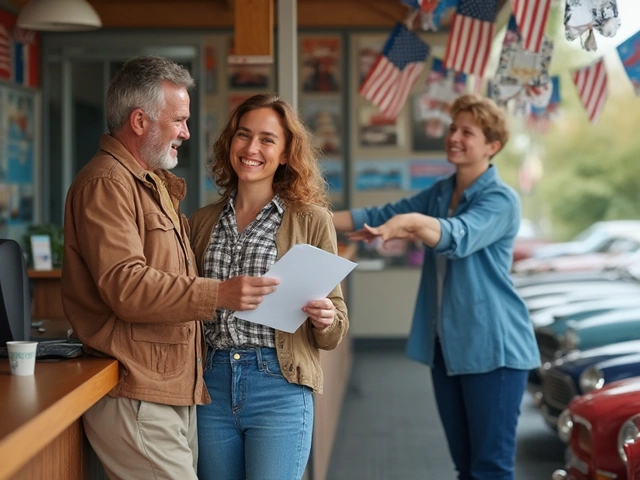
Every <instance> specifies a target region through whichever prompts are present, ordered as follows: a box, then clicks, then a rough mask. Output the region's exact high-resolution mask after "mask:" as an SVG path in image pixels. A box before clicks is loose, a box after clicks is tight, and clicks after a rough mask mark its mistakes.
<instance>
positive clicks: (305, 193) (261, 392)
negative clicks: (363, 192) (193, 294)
mask: <svg viewBox="0 0 640 480" xmlns="http://www.w3.org/2000/svg"><path fill="white" fill-rule="evenodd" d="M214 157H215V158H214V159H213V161H212V163H211V164H210V165H209V168H210V171H211V176H212V178H213V181H214V183H215V184H217V185H218V186H219V188H221V190H222V199H221V200H220V201H219V202H217V203H215V204H213V205H209V206H207V207H204V208H202V209H200V210H198V211H197V212H196V213H195V214H194V215H193V216H192V217H191V219H190V220H189V222H190V224H191V242H192V245H193V249H194V251H195V254H196V258H197V260H198V267H199V271H200V273H201V274H202V275H204V276H206V277H211V278H216V279H220V280H227V279H231V280H233V278H235V277H238V276H262V275H264V273H265V272H267V270H268V269H269V267H270V266H271V265H272V264H273V263H274V262H275V261H276V260H277V259H278V258H279V257H281V256H282V255H284V254H285V253H286V252H287V251H288V250H289V249H290V248H291V247H292V246H294V245H296V244H299V243H306V244H310V245H313V246H315V247H317V248H321V249H323V250H326V251H329V252H331V253H334V254H336V253H337V244H336V236H335V230H334V229H333V226H332V224H331V215H330V214H329V212H328V210H327V208H326V207H327V193H326V188H325V183H324V180H323V178H322V176H321V174H320V170H319V168H318V152H317V150H316V149H315V147H314V146H313V143H312V140H311V136H310V134H309V132H308V131H307V130H306V129H305V128H304V126H303V125H302V123H301V122H300V120H299V119H298V116H297V114H296V113H295V112H294V110H293V109H292V108H291V107H290V106H289V105H288V104H287V103H285V102H284V101H283V100H281V99H280V98H279V97H277V96H276V95H272V94H264V95H255V96H253V97H250V98H248V99H247V100H245V101H244V102H243V103H242V104H240V105H239V106H238V107H237V108H236V109H235V110H234V111H233V113H232V114H231V118H230V119H229V121H228V122H227V125H226V126H225V128H224V129H223V131H222V133H221V135H220V137H219V139H218V141H217V142H216V143H215V146H214ZM265 293H266V292H265ZM218 295H224V294H223V293H222V292H218ZM302 310H303V311H304V312H305V313H306V314H307V316H308V318H307V320H306V321H305V322H304V323H303V324H302V326H301V327H300V328H299V329H298V330H297V331H296V332H295V333H293V334H290V333H286V332H282V331H277V330H274V329H273V328H271V327H268V326H265V325H262V324H259V323H254V322H250V321H245V320H242V319H240V318H236V317H235V315H234V313H235V311H234V310H232V309H219V310H217V312H216V315H215V317H214V318H212V319H211V321H210V322H208V323H206V324H205V335H206V340H207V343H208V345H209V347H210V348H209V354H208V358H207V362H206V369H205V382H206V384H207V387H208V389H209V392H210V394H211V404H210V405H206V406H204V407H202V408H200V409H199V410H198V441H199V447H200V460H199V464H198V478H201V479H204V480H207V479H210V478H286V479H299V478H301V477H302V474H303V472H304V469H305V466H306V463H307V459H308V458H309V453H310V448H311V436H312V430H313V395H312V392H315V393H321V392H322V385H323V378H322V370H321V369H320V352H319V349H324V350H331V349H333V348H335V347H336V346H337V345H338V344H339V343H340V341H341V340H342V338H343V337H344V335H345V334H346V332H347V328H348V320H347V314H346V307H345V304H344V300H343V298H342V292H341V290H340V287H339V286H338V287H336V288H335V289H334V290H333V291H332V292H331V293H330V294H329V295H328V297H327V298H323V299H317V300H313V301H311V302H309V303H308V304H307V305H306V306H305V307H304V308H303V309H302Z"/></svg>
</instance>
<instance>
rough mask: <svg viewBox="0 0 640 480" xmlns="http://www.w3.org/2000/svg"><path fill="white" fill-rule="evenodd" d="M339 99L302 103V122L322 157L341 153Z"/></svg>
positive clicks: (307, 99)
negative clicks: (311, 135) (309, 131)
mask: <svg viewBox="0 0 640 480" xmlns="http://www.w3.org/2000/svg"><path fill="white" fill-rule="evenodd" d="M340 101H341V99H340V97H331V98H305V99H304V100H303V101H302V111H303V112H304V121H305V124H306V125H307V127H308V128H309V130H311V133H313V138H314V141H315V144H316V147H318V148H319V149H320V150H322V153H323V154H324V155H335V154H339V153H340V152H341V151H342V136H341V134H340V132H341V131H342V116H341V111H342V108H341V104H340Z"/></svg>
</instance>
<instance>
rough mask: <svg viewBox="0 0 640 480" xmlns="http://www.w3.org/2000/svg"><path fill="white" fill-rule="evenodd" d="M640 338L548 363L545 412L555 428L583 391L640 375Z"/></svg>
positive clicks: (543, 389)
mask: <svg viewBox="0 0 640 480" xmlns="http://www.w3.org/2000/svg"><path fill="white" fill-rule="evenodd" d="M638 352H640V340H633V341H630V342H622V343H617V344H612V345H606V346H604V347H599V348H594V349H591V350H585V351H583V352H579V351H578V352H572V353H570V354H568V355H566V356H565V357H563V358H561V359H559V360H556V361H555V362H550V363H546V364H544V365H543V366H542V367H541V369H540V377H541V382H542V385H541V395H539V397H538V398H537V403H539V406H540V411H541V413H542V416H543V418H544V420H545V422H546V423H547V425H549V426H550V427H551V428H553V429H555V428H556V426H557V421H558V416H559V415H560V413H561V412H562V411H563V410H564V409H566V408H567V407H568V406H569V402H571V400H573V399H574V398H575V397H577V396H579V395H584V394H585V393H590V392H592V391H594V390H599V389H601V388H603V387H604V386H605V385H608V384H609V383H612V382H615V381H618V380H623V379H625V378H630V377H636V376H640V354H639V353H638Z"/></svg>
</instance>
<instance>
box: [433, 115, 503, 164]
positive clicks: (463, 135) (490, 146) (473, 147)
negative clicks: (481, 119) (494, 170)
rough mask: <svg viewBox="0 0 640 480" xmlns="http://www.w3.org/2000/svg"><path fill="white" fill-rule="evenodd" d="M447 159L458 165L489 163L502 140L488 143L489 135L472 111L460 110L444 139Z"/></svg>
mask: <svg viewBox="0 0 640 480" xmlns="http://www.w3.org/2000/svg"><path fill="white" fill-rule="evenodd" d="M444 145H445V150H446V152H447V160H448V161H449V162H450V163H453V164H454V165H456V166H463V165H474V164H484V163H489V159H490V158H491V157H492V156H493V155H494V154H496V153H497V152H498V150H500V142H498V141H494V142H489V143H487V137H485V135H484V132H483V131H482V129H481V128H480V126H479V125H478V124H477V123H476V121H475V120H474V118H473V115H471V112H459V113H458V114H457V115H456V116H455V118H454V119H453V122H451V126H450V127H449V131H448V132H447V134H446V136H445V139H444Z"/></svg>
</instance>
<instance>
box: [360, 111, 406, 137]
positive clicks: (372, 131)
mask: <svg viewBox="0 0 640 480" xmlns="http://www.w3.org/2000/svg"><path fill="white" fill-rule="evenodd" d="M358 117H359V122H358V130H359V132H358V133H359V139H360V146H362V147H380V146H389V147H393V146H396V145H397V144H398V125H397V122H396V119H395V118H389V117H387V116H385V115H383V114H382V113H380V110H378V108H377V107H374V106H371V105H367V106H362V107H360V108H359V109H358Z"/></svg>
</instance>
